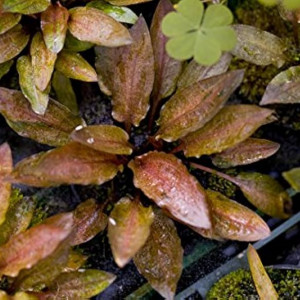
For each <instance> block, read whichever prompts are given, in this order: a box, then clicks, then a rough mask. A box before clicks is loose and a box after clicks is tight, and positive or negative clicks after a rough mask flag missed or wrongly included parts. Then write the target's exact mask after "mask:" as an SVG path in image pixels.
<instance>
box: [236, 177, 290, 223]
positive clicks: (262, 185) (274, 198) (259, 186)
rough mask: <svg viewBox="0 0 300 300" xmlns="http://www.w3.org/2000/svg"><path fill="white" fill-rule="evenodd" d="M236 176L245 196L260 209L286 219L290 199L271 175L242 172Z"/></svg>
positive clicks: (275, 216) (288, 214) (288, 213)
mask: <svg viewBox="0 0 300 300" xmlns="http://www.w3.org/2000/svg"><path fill="white" fill-rule="evenodd" d="M236 178H237V185H238V186H239V187H240V189H241V190H242V192H243V194H244V195H245V197H246V198H247V199H248V200H249V201H250V202H251V203H252V204H253V205H254V206H256V207H257V208H258V209H259V210H260V211H262V212H263V213H265V214H267V215H270V216H272V217H274V218H280V219H286V218H288V217H289V216H290V212H291V207H292V200H291V198H290V197H289V195H288V193H287V192H286V191H285V189H284V188H283V187H282V186H281V185H280V184H279V183H278V182H277V181H276V180H275V179H273V178H272V177H271V176H269V175H264V174H260V173H244V172H243V173H240V174H239V175H238V176H237V177H236Z"/></svg>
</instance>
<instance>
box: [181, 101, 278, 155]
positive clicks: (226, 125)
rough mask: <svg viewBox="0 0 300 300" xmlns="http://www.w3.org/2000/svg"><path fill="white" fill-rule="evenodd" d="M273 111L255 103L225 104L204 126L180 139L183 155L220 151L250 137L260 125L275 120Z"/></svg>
mask: <svg viewBox="0 0 300 300" xmlns="http://www.w3.org/2000/svg"><path fill="white" fill-rule="evenodd" d="M272 114H273V110H270V109H263V108H260V107H258V106H255V105H246V104H244V105H243V104H241V105H229V106H225V107H224V108H223V109H222V110H221V111H220V112H219V113H218V114H217V115H216V116H215V117H214V118H213V119H212V120H211V121H210V122H208V123H207V124H206V125H205V126H204V127H202V128H201V129H199V130H198V131H195V132H193V133H191V134H189V135H188V136H186V137H185V138H184V139H183V148H184V154H185V156H187V157H191V156H195V157H200V156H201V155H204V154H207V155H209V154H214V153H220V152H222V151H224V150H226V149H228V148H231V147H233V146H235V145H236V144H238V143H240V142H242V141H244V140H246V139H247V138H248V137H250V136H251V135H252V134H253V133H254V132H255V131H256V130H257V129H258V128H259V127H260V126H262V125H264V124H267V123H270V122H271V121H274V119H273V117H272Z"/></svg>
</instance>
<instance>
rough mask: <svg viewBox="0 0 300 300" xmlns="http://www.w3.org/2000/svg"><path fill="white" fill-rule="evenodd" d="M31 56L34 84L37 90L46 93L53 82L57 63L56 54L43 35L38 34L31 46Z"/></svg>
mask: <svg viewBox="0 0 300 300" xmlns="http://www.w3.org/2000/svg"><path fill="white" fill-rule="evenodd" d="M30 55H31V61H32V68H33V77H34V83H35V85H36V86H37V88H38V89H39V90H41V91H44V90H45V89H46V88H47V87H48V85H49V82H50V80H51V77H52V73H53V70H54V64H55V61H56V54H55V53H52V52H51V51H50V50H49V49H48V48H47V47H46V45H45V42H44V40H43V37H42V34H41V33H40V32H38V33H36V34H35V36H34V37H33V39H32V42H31V46H30Z"/></svg>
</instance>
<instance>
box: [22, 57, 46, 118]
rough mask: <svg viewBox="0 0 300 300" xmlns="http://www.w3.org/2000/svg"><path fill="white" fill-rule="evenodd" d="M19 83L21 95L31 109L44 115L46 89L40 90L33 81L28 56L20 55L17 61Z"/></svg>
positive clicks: (32, 71) (32, 70)
mask: <svg viewBox="0 0 300 300" xmlns="http://www.w3.org/2000/svg"><path fill="white" fill-rule="evenodd" d="M17 70H18V73H19V83H20V87H21V90H22V92H23V95H24V96H25V97H26V99H27V100H28V101H29V102H30V105H31V108H32V110H33V111H34V112H35V113H36V114H39V115H44V114H45V112H46V109H47V106H48V101H49V96H48V91H45V92H42V91H40V90H39V89H38V88H37V87H36V85H35V82H34V69H33V66H32V63H31V60H30V57H29V56H21V57H20V58H19V59H18V61H17Z"/></svg>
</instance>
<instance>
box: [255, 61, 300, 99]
mask: <svg viewBox="0 0 300 300" xmlns="http://www.w3.org/2000/svg"><path fill="white" fill-rule="evenodd" d="M273 103H281V104H285V103H300V67H299V66H296V67H291V68H289V69H287V70H285V71H283V72H281V73H279V74H278V75H277V76H276V77H275V78H273V79H272V80H271V82H270V83H269V84H268V86H267V88H266V91H265V93H264V96H263V98H262V100H261V101H260V103H259V104H260V105H267V104H273Z"/></svg>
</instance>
